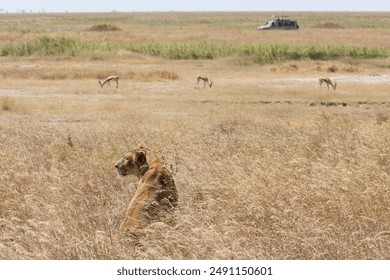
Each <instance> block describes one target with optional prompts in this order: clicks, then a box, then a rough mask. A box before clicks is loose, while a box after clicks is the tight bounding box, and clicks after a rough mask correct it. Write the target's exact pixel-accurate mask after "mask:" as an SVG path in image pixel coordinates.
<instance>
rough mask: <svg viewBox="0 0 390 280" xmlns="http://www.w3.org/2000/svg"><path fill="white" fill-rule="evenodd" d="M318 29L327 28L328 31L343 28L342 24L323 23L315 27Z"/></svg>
mask: <svg viewBox="0 0 390 280" xmlns="http://www.w3.org/2000/svg"><path fill="white" fill-rule="evenodd" d="M315 27H316V28H326V29H339V28H343V26H341V25H340V24H338V23H336V22H334V21H322V22H320V23H319V24H317V25H316V26H315Z"/></svg>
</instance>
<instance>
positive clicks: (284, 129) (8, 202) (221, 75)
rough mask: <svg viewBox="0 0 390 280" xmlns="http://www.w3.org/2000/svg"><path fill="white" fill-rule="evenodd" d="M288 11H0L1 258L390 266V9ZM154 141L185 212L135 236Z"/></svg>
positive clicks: (180, 212) (180, 207)
mask: <svg viewBox="0 0 390 280" xmlns="http://www.w3.org/2000/svg"><path fill="white" fill-rule="evenodd" d="M288 15H289V16H290V17H291V18H294V19H297V20H298V22H299V25H300V29H299V30H294V31H258V30H256V26H257V25H259V24H264V23H265V21H266V20H268V19H270V18H271V17H272V16H273V13H175V12H171V13H105V14H69V13H64V14H45V13H43V14H28V13H26V14H1V15H0V79H1V83H0V170H1V171H0V259H282V260H285V259H300V260H305V259H309V260H310V259H322V260H324V259H325V260H328V259H341V260H343V259H363V260H365V259H377V260H383V259H386V260H388V259H390V189H389V187H390V144H389V143H390V76H389V75H390V59H389V57H390V49H389V46H390V17H389V14H388V13H291V14H288ZM109 75H118V76H119V77H120V79H119V87H118V88H116V85H115V83H111V86H108V85H107V86H105V87H103V88H101V87H100V85H99V83H98V80H99V79H103V78H105V77H106V76H109ZM199 75H201V76H207V77H208V78H210V79H211V80H212V82H213V85H212V87H211V88H210V87H208V86H204V85H203V83H200V84H199V85H197V83H196V77H197V76H199ZM322 76H326V77H329V78H331V79H332V80H335V81H336V82H337V88H336V90H333V89H332V88H331V89H329V90H328V89H327V88H326V85H322V87H320V85H319V82H318V78H319V77H322ZM139 145H143V146H146V147H148V148H150V149H151V150H153V151H154V152H155V153H157V154H158V155H159V156H160V157H161V158H162V160H163V161H164V162H165V164H166V166H167V167H168V169H169V170H170V171H171V172H172V174H173V176H174V179H175V183H176V186H177V189H178V193H179V207H178V209H177V210H176V211H175V213H174V219H175V223H174V224H165V223H163V222H160V223H156V224H152V225H150V226H148V227H147V228H146V229H145V231H144V234H143V235H140V236H138V237H137V238H135V237H134V236H129V235H127V234H125V233H123V232H121V231H120V230H119V226H120V223H121V221H122V220H123V218H124V215H125V213H126V208H127V206H128V204H129V202H130V200H131V198H132V196H133V195H134V192H135V185H136V182H137V179H136V178H126V179H123V178H119V177H118V176H117V174H116V170H115V167H114V163H115V161H117V160H118V159H119V158H121V157H122V156H123V155H124V154H125V153H126V152H128V151H129V150H131V149H133V148H135V147H137V146H139Z"/></svg>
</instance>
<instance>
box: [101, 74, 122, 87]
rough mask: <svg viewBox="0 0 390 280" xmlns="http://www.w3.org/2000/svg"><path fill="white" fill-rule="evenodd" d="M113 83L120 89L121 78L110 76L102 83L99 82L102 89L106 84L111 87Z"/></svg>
mask: <svg viewBox="0 0 390 280" xmlns="http://www.w3.org/2000/svg"><path fill="white" fill-rule="evenodd" d="M111 81H114V82H116V88H118V86H119V77H118V76H108V77H107V78H105V79H104V81H103V82H101V81H100V80H99V85H100V87H103V86H104V85H105V84H106V83H108V85H109V86H111V85H110V82H111Z"/></svg>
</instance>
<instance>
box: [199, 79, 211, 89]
mask: <svg viewBox="0 0 390 280" xmlns="http://www.w3.org/2000/svg"><path fill="white" fill-rule="evenodd" d="M201 80H202V81H203V86H206V84H207V85H209V87H210V88H211V87H212V86H213V81H212V80H211V79H210V80H209V79H208V78H207V77H201V76H198V77H197V78H196V81H197V83H196V84H197V85H199V82H200V81H201Z"/></svg>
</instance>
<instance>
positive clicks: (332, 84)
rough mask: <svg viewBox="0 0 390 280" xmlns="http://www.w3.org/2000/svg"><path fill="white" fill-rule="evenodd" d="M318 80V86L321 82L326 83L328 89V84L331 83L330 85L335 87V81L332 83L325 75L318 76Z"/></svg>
mask: <svg viewBox="0 0 390 280" xmlns="http://www.w3.org/2000/svg"><path fill="white" fill-rule="evenodd" d="M318 81H319V82H320V87H321V85H322V84H323V83H326V86H327V87H328V89H329V85H331V87H333V89H334V90H336V87H337V82H336V81H334V83H333V82H332V80H331V79H329V78H327V77H322V78H319V79H318Z"/></svg>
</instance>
